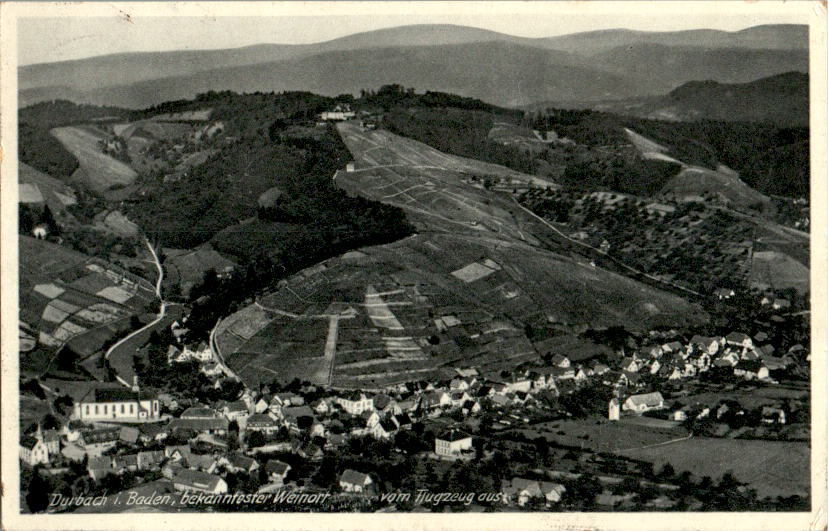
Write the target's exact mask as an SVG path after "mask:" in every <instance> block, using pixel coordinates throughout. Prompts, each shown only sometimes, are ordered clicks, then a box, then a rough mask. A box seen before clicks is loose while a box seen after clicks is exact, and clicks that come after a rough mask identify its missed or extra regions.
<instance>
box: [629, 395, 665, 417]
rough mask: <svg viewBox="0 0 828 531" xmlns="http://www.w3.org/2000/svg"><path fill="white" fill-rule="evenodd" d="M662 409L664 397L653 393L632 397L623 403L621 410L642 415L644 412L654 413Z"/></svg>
mask: <svg viewBox="0 0 828 531" xmlns="http://www.w3.org/2000/svg"><path fill="white" fill-rule="evenodd" d="M663 408H664V397H663V396H661V393H659V392H658V391H655V392H653V393H644V394H641V395H632V396H631V397H629V398H627V399H626V400H625V401H624V406H623V409H624V410H625V411H633V412H635V413H644V412H646V411H654V410H657V409H663Z"/></svg>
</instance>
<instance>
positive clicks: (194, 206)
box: [15, 15, 814, 522]
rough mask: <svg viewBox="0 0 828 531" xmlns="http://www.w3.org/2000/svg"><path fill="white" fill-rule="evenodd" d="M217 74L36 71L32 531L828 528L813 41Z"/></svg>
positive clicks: (361, 47) (793, 32) (248, 67)
mask: <svg viewBox="0 0 828 531" xmlns="http://www.w3.org/2000/svg"><path fill="white" fill-rule="evenodd" d="M136 17H137V15H136ZM136 20H137V18H136ZM245 20H246V19H245ZM435 20H436V19H435ZM331 21H333V18H331ZM248 22H250V21H248ZM283 22H284V21H281V22H279V23H280V24H281V23H283ZM547 22H548V20H546V19H545V18H543V17H540V18H539V19H538V24H541V23H543V24H546V23H547ZM19 23H20V27H21V31H23V34H25V32H26V31H27V30H26V28H25V22H24V21H23V20H22V19H21V20H20V21H19ZM86 23H88V21H86V22H84V24H86ZM165 23H166V22H164V21H163V20H161V19H159V21H157V24H158V25H159V27H165V26H164V24H165ZM184 23H188V24H189V23H191V19H187V18H184V19H182V22H181V24H184ZM199 23H200V24H201V22H199ZM213 23H214V22H203V24H204V25H203V28H204V29H203V31H205V32H209V31H212V30H210V29H209V28H212V27H213V26H211V25H210V24H213ZM216 23H217V22H216ZM223 23H226V22H223ZM234 23H236V22H234ZM99 24H100V34H101V35H104V34H105V33H106V29H105V28H106V27H107V26H106V24H104V22H102V21H101V22H99ZM239 24H240V23H239ZM251 24H252V22H251ZM274 24H276V23H275V22H274ZM295 24H296V25H297V26H296V27H297V28H298V27H303V26H301V24H303V22H302V21H301V20H296V21H295ZM541 25H542V24H541ZM80 26H83V24H81V23H80V22H79V27H80ZM142 27H143V26H141V25H140V24H137V25H136V26H135V28H134V30H135V31H137V32H140V31H143V30H141V28H142ZM199 27H202V26H199ZM238 27H239V28H241V27H242V26H238ZM250 27H253V26H250ZM56 31H57V29H56ZM67 31H68V30H67ZM250 31H251V32H252V31H253V30H250ZM239 32H242V33H243V31H242V30H241V29H239ZM240 34H241V33H240ZM551 34H552V33H550V35H551ZM205 35H207V33H205ZM90 38H93V37H90ZM94 38H98V37H94ZM21 42H24V41H23V40H22V41H21ZM25 42H28V41H25ZM198 42H199V41H198V39H195V38H194V41H193V44H192V46H189V47H188V48H187V49H186V50H177V51H151V50H152V49H151V48H147V51H146V52H143V51H142V52H134V53H132V52H130V53H120V52H119V53H115V54H112V55H94V56H91V57H83V58H79V59H73V60H70V61H61V62H50V63H38V64H28V65H24V66H21V67H20V68H19V69H18V78H19V81H18V82H19V86H18V89H19V90H18V100H19V103H20V108H19V109H18V123H19V129H18V145H19V149H18V159H19V172H18V197H19V203H18V233H19V234H18V254H19V286H18V288H19V294H20V298H19V327H18V328H19V363H18V365H19V372H20V381H19V404H20V405H19V408H20V409H19V413H20V415H19V418H20V422H19V426H18V428H19V434H20V437H19V438H20V443H19V460H20V478H19V488H20V492H21V495H20V500H21V501H20V511H21V512H22V513H44V514H50V515H54V516H59V515H63V514H69V513H81V514H82V513H94V514H104V513H120V512H145V511H147V512H162V513H179V512H184V513H189V512H199V513H200V512H228V513H229V512H249V513H259V512H322V513H332V512H342V513H345V512H425V511H428V512H479V513H482V512H494V511H497V512H502V511H509V512H610V511H617V512H619V513H628V512H641V511H646V512H652V511H665V512H666V511H670V512H686V511H692V512H725V511H739V512H793V513H795V512H807V511H810V510H811V504H812V501H814V500H812V487H811V479H810V478H811V475H810V466H811V457H812V456H811V450H810V449H811V447H812V445H811V425H810V421H811V420H810V419H811V415H812V412H811V372H810V371H811V368H812V360H811V353H810V337H811V329H810V294H811V285H810V272H811V263H810V219H811V218H810V170H811V168H810V158H809V154H810V129H809V122H808V116H809V83H810V77H809V72H808V69H807V62H808V55H809V49H808V28H807V26H800V25H793V24H790V25H787V24H767V25H761V26H754V27H749V28H744V29H740V30H737V31H722V30H717V29H711V28H696V27H694V28H689V27H688V28H687V29H686V31H675V32H646V31H637V30H622V29H617V30H616V29H600V26H595V31H588V32H585V33H576V34H570V35H555V36H550V37H542V38H538V37H526V36H517V35H508V34H506V33H498V32H495V31H491V30H489V29H485V28H472V27H463V26H452V25H447V24H426V25H411V26H403V27H391V28H384V29H379V30H376V31H368V32H366V33H355V34H352V35H348V36H344V37H340V38H336V39H333V40H328V41H325V42H319V43H313V44H307V43H301V44H300V43H283V44H270V43H260V44H257V45H253V46H246V47H239V48H232V49H215V50H199V49H198V46H197V44H198ZM221 42H225V41H221ZM239 42H240V44H239V46H242V44H243V42H242V41H239ZM160 44H162V43H160V42H159V45H160ZM112 49H113V50H122V49H124V48H121V47H114V48H112ZM124 500H131V502H129V503H122V502H123V501H124ZM15 503H16V502H15ZM216 521H218V520H216ZM222 522H223V521H222Z"/></svg>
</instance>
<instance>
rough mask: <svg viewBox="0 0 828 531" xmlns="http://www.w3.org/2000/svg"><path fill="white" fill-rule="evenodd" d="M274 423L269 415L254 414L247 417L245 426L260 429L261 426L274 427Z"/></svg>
mask: <svg viewBox="0 0 828 531" xmlns="http://www.w3.org/2000/svg"><path fill="white" fill-rule="evenodd" d="M275 425H276V421H275V420H273V418H272V417H271V416H270V415H265V414H264V413H255V414H253V415H250V416H249V417H247V426H248V427H251V426H252V427H261V426H275Z"/></svg>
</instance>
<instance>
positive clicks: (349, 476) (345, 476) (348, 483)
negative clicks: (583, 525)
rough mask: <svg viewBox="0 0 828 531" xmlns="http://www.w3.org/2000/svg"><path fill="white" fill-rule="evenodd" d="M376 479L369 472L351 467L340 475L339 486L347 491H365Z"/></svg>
mask: <svg viewBox="0 0 828 531" xmlns="http://www.w3.org/2000/svg"><path fill="white" fill-rule="evenodd" d="M373 483H374V481H373V480H372V479H371V476H369V475H368V474H363V473H362V472H357V471H356V470H351V469H350V468H349V469H348V470H346V471H345V472H343V473H342V475H341V476H340V477H339V486H340V487H341V488H342V490H343V491H345V492H365V490H366V489H367V488H368V487H369V486H370V485H371V484H373Z"/></svg>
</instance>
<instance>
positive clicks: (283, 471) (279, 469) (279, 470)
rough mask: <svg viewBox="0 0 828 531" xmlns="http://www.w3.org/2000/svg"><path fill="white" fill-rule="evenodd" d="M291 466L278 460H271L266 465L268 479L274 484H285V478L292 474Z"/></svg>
mask: <svg viewBox="0 0 828 531" xmlns="http://www.w3.org/2000/svg"><path fill="white" fill-rule="evenodd" d="M290 468H291V467H290V465H289V464H287V463H285V462H283V461H279V460H278V459H269V460H268V461H267V463H265V472H266V473H267V477H268V479H269V480H270V481H271V482H273V483H282V484H283V483H284V482H285V477H286V476H287V474H288V472H290Z"/></svg>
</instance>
